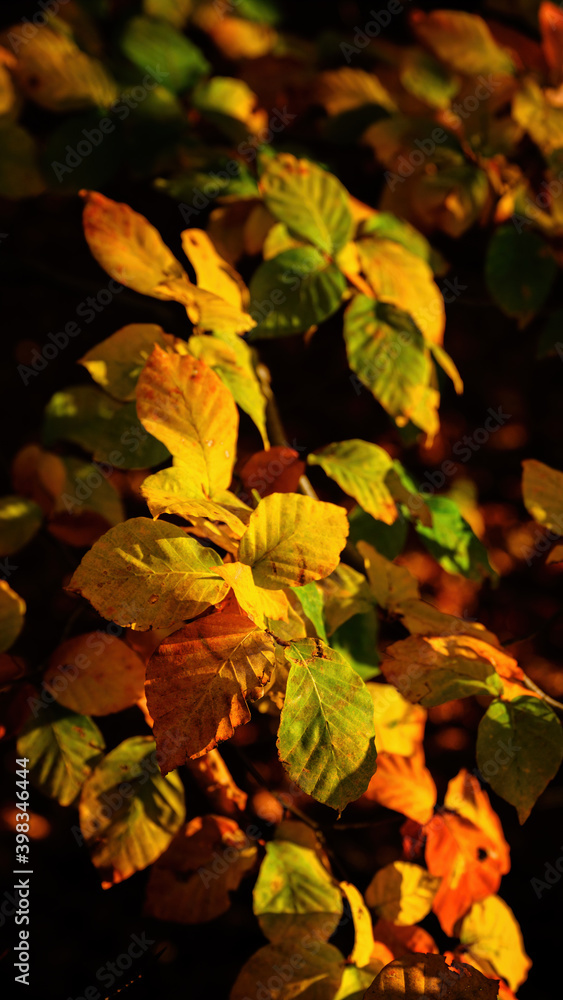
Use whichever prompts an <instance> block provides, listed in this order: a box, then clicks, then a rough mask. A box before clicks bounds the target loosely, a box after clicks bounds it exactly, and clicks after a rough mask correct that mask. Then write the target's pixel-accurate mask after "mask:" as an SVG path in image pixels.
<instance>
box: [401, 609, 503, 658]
mask: <svg viewBox="0 0 563 1000" xmlns="http://www.w3.org/2000/svg"><path fill="white" fill-rule="evenodd" d="M399 613H400V615H401V617H402V619H403V625H404V626H405V628H407V629H408V630H409V632H411V633H413V634H420V635H460V634H461V635H472V636H473V637H474V638H475V639H482V640H483V642H488V643H489V644H490V645H491V646H497V647H498V646H500V643H499V640H498V639H497V637H496V635H494V634H493V633H492V632H489V630H488V629H486V628H485V626H484V625H481V623H480V622H472V621H469V620H468V619H465V618H456V616H455V615H448V614H446V613H445V612H443V611H438V608H435V607H434V605H433V604H429V603H428V601H421V600H418V599H410V600H407V601H403V602H402V603H401V606H400V609H399Z"/></svg>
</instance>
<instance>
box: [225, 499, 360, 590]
mask: <svg viewBox="0 0 563 1000" xmlns="http://www.w3.org/2000/svg"><path fill="white" fill-rule="evenodd" d="M347 536H348V521H347V518H346V512H345V510H343V508H342V507H337V506H336V505H335V504H332V503H324V501H321V500H313V499H312V498H311V497H306V496H301V495H299V494H298V493H271V494H270V495H269V496H267V497H264V499H263V500H261V501H260V503H259V504H258V507H257V508H256V510H254V511H253V512H252V514H251V515H250V519H249V522H248V527H247V529H246V531H245V533H244V535H243V536H242V538H241V540H240V547H239V556H238V557H239V561H240V562H243V563H246V564H247V565H248V566H252V573H253V576H254V579H255V581H256V583H257V584H258V585H259V586H260V587H267V588H270V589H272V590H279V588H280V587H301V586H303V584H305V583H310V582H311V581H312V580H320V579H321V578H322V577H325V576H328V575H329V574H330V573H332V571H333V570H334V569H335V568H336V566H337V565H338V562H339V557H340V553H341V551H342V549H343V548H344V545H345V544H346V538H347Z"/></svg>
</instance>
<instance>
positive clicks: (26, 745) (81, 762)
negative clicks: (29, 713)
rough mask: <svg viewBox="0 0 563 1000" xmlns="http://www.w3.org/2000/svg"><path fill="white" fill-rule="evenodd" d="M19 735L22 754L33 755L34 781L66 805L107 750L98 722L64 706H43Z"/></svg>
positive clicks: (73, 797)
mask: <svg viewBox="0 0 563 1000" xmlns="http://www.w3.org/2000/svg"><path fill="white" fill-rule="evenodd" d="M42 707H43V709H44V711H42V712H41V714H40V715H39V716H38V717H37V718H33V719H29V720H28V722H27V723H26V724H25V726H24V728H23V730H22V732H21V733H20V735H19V737H18V755H19V756H21V757H28V758H29V768H30V772H31V776H32V778H33V781H34V782H35V783H36V784H37V785H38V786H39V788H40V789H41V791H42V792H44V793H45V795H49V796H50V797H51V798H53V799H57V801H58V802H60V804H61V805H62V806H69V805H71V804H72V803H73V802H74V801H75V799H76V797H77V795H78V793H79V792H80V789H81V788H82V786H83V784H84V782H85V781H86V779H87V778H88V776H89V775H90V774H91V772H92V769H93V768H94V766H95V765H96V763H97V762H98V761H99V760H100V758H101V757H102V755H103V752H104V750H105V743H104V738H103V736H102V734H101V732H100V730H99V729H98V727H97V725H96V724H95V723H94V722H92V720H91V719H89V718H88V717H87V716H85V715H79V714H78V713H76V712H69V711H68V710H67V709H66V708H62V707H61V706H60V705H57V704H54V705H47V706H45V705H43V706H42Z"/></svg>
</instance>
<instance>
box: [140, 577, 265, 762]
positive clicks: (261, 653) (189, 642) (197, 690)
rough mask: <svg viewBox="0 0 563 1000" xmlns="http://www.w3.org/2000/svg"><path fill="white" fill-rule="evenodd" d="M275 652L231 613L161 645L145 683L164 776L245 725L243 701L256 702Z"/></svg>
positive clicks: (257, 631)
mask: <svg viewBox="0 0 563 1000" xmlns="http://www.w3.org/2000/svg"><path fill="white" fill-rule="evenodd" d="M222 582H223V581H222ZM225 587H228V584H225ZM274 650H275V643H274V640H273V638H272V637H271V635H269V634H268V633H267V632H265V631H262V630H261V629H259V628H257V626H256V625H255V624H254V622H252V621H251V620H250V618H248V617H247V615H245V614H243V613H242V612H241V611H239V612H234V611H231V610H229V608H226V609H225V610H223V611H221V610H217V611H215V612H214V613H213V614H210V615H207V616H204V617H203V618H199V619H198V620H196V621H193V622H190V624H189V625H185V626H184V628H182V629H180V630H179V631H177V632H174V633H173V634H172V635H170V636H168V638H166V639H164V641H163V642H162V643H161V645H160V647H159V649H158V650H157V651H156V653H154V654H153V656H152V657H151V659H150V661H149V664H148V667H147V682H146V691H147V704H148V709H149V712H150V714H151V716H152V717H153V719H154V734H155V739H156V742H157V751H158V761H159V764H160V767H161V769H162V771H163V773H166V772H167V771H170V770H171V769H172V768H174V767H178V766H179V765H180V764H184V763H185V762H186V761H187V760H188V759H189V758H191V757H200V756H202V755H203V754H205V753H207V752H208V751H209V750H212V749H213V747H215V746H217V744H218V743H220V742H221V741H222V740H228V739H229V738H230V737H231V736H232V735H233V732H234V730H235V728H236V727H237V726H241V725H244V724H245V723H246V722H248V721H249V720H250V711H249V708H248V704H247V699H248V700H250V699H253V698H257V697H260V694H261V688H262V686H263V685H264V684H265V683H266V682H267V681H268V679H269V677H270V674H271V672H272V669H273V664H274Z"/></svg>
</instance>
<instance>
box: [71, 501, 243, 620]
mask: <svg viewBox="0 0 563 1000" xmlns="http://www.w3.org/2000/svg"><path fill="white" fill-rule="evenodd" d="M220 565H221V559H220V558H219V556H218V554H217V553H216V552H215V551H214V550H213V549H211V548H208V547H205V546H203V545H200V544H199V542H196V540H195V539H194V538H190V537H189V536H188V535H187V534H186V533H185V531H183V530H182V528H177V527H175V526H174V525H172V524H167V523H166V522H165V521H151V520H149V518H145V517H133V518H130V520H128V521H124V522H123V523H122V524H118V525H116V527H115V528H110V530H109V531H108V532H106V534H105V535H103V536H102V538H100V539H99V541H97V542H96V543H95V545H93V546H92V548H91V549H90V551H89V552H87V553H86V555H85V556H84V558H83V560H82V562H81V564H80V566H79V567H78V569H77V570H76V572H75V574H74V576H73V577H72V580H71V581H70V584H69V590H73V591H75V592H76V593H79V594H82V595H83V597H86V599H87V600H89V601H90V603H91V604H93V605H94V607H95V608H96V611H98V612H99V613H100V614H101V615H102V617H103V618H106V619H107V620H108V621H115V622H117V623H118V625H133V624H134V625H135V626H136V628H138V629H141V630H142V629H148V628H167V627H168V626H171V625H178V624H179V623H180V622H181V621H183V620H184V619H186V618H195V616H196V615H199V614H201V613H202V612H203V611H206V610H207V608H208V607H209V606H210V605H211V604H218V603H219V602H220V601H222V600H223V598H224V597H225V596H226V595H227V592H228V585H227V584H226V583H225V581H224V580H222V579H221V577H219V576H217V575H216V573H215V572H214V570H215V568H216V567H217V566H220Z"/></svg>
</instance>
